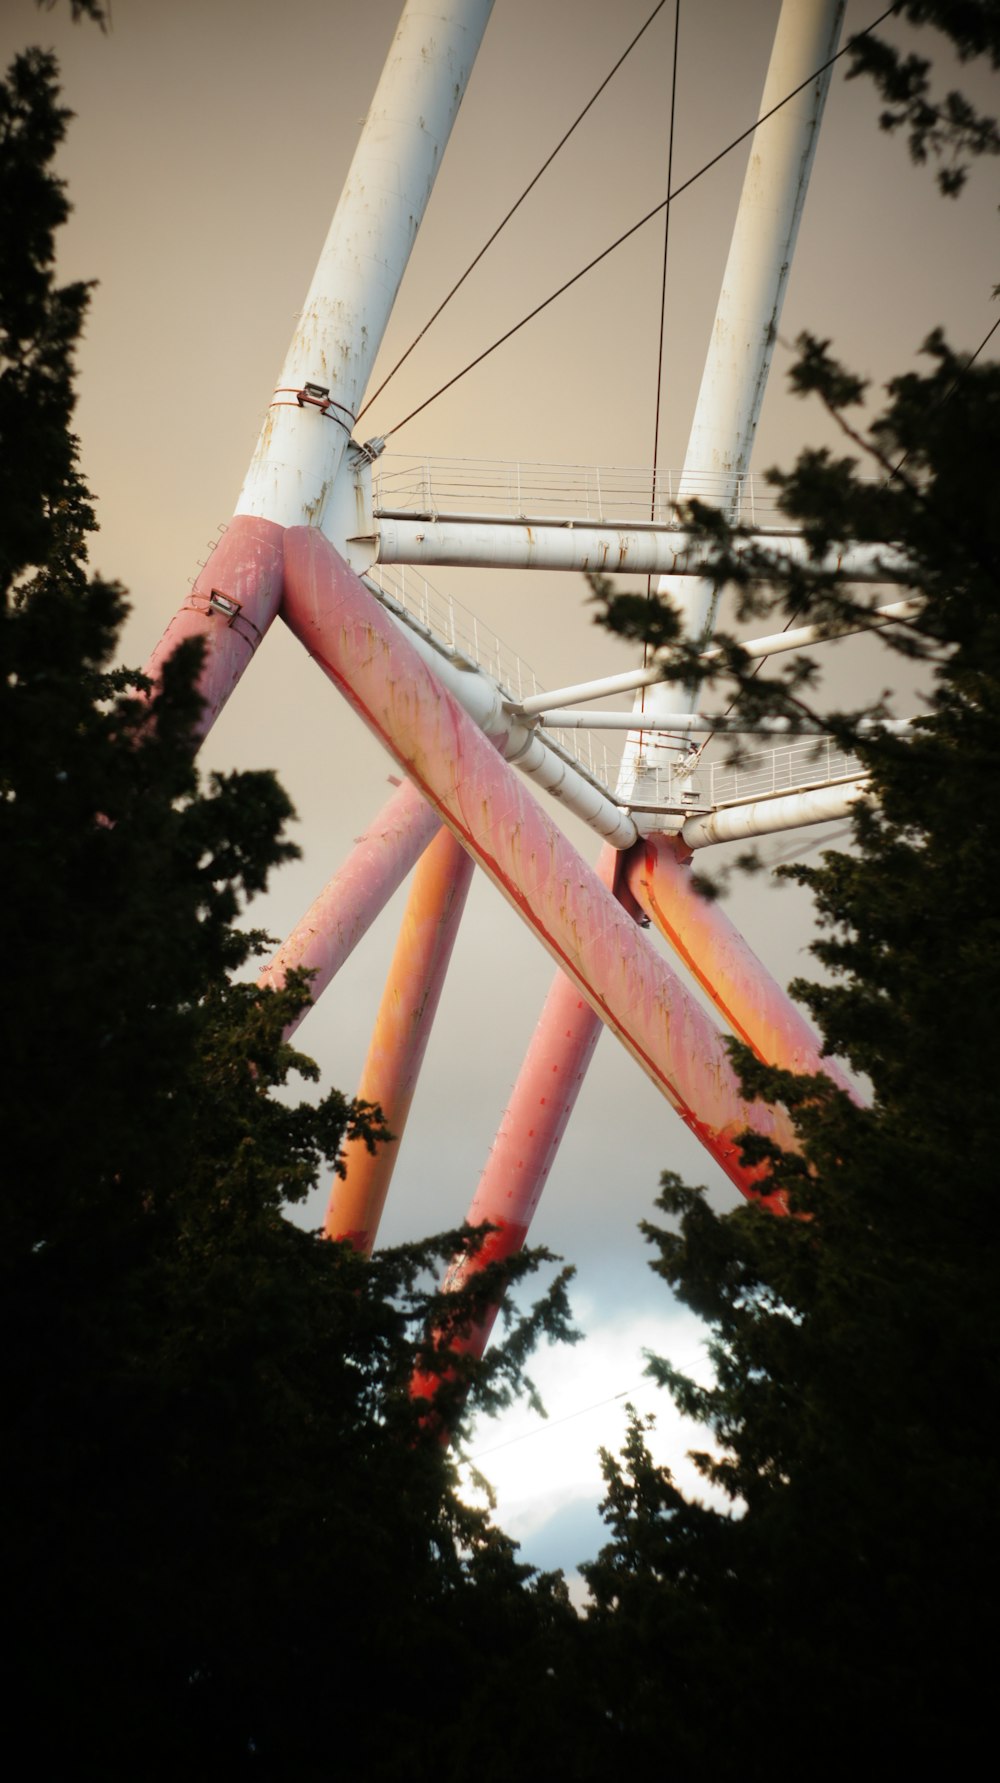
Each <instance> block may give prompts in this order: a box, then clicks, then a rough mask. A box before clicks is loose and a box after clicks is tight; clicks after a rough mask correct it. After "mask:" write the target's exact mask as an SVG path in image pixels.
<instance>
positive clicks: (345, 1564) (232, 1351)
mask: <svg viewBox="0 0 1000 1783" xmlns="http://www.w3.org/2000/svg"><path fill="white" fill-rule="evenodd" d="M66 122H67V114H66V112H65V111H64V109H62V108H61V107H60V105H59V102H58V89H57V74H56V69H55V65H54V63H53V61H52V59H51V57H49V56H47V55H45V54H42V53H41V52H38V51H31V52H28V53H26V54H25V55H23V56H21V57H19V58H18V59H17V61H16V62H15V63H14V65H13V66H12V68H11V69H10V71H9V72H8V75H7V77H6V80H5V81H4V82H3V83H2V84H0V215H2V218H3V225H4V226H3V229H2V230H0V241H2V249H0V256H2V258H0V479H2V512H3V522H2V526H0V581H2V586H3V596H4V605H3V615H2V621H0V650H2V669H3V673H2V678H0V778H2V789H3V797H2V800H0V836H2V842H3V854H4V860H5V863H6V869H5V874H4V882H3V901H4V915H5V932H6V934H7V935H8V937H9V939H10V941H11V943H12V945H11V947H10V950H9V953H8V959H7V964H6V971H5V995H4V998H3V1005H2V1018H0V1019H2V1023H3V1031H4V1033H3V1037H4V1049H3V1051H4V1059H5V1073H4V1125H5V1142H6V1170H5V1173H4V1175H5V1187H4V1194H3V1197H2V1202H0V1206H2V1213H0V1219H2V1225H3V1245H2V1247H0V1278H2V1295H0V1305H2V1318H3V1353H4V1357H5V1360H6V1363H7V1367H6V1369H5V1378H4V1390H3V1391H4V1413H5V1425H6V1440H5V1444H4V1453H3V1464H2V1466H3V1477H4V1487H5V1503H6V1516H5V1520H4V1548H5V1584H6V1601H7V1616H8V1628H9V1629H10V1631H11V1639H12V1654H11V1657H10V1659H9V1661H8V1668H9V1670H8V1675H9V1682H10V1683H11V1685H12V1702H13V1705H14V1706H13V1709H12V1713H11V1719H10V1720H9V1727H10V1732H11V1736H12V1739H13V1741H14V1743H15V1745H16V1746H19V1747H20V1748H21V1749H23V1750H24V1751H26V1752H27V1751H30V1752H31V1753H32V1755H33V1763H34V1764H37V1765H39V1766H45V1765H46V1764H48V1765H49V1766H51V1767H54V1768H55V1769H56V1770H57V1771H59V1772H62V1771H63V1770H64V1769H67V1768H69V1767H72V1768H73V1769H78V1768H80V1767H81V1766H82V1767H83V1768H89V1769H91V1770H93V1771H94V1772H95V1773H96V1772H99V1773H100V1774H103V1775H108V1776H117V1775H129V1776H137V1775H142V1776H152V1775H166V1776H171V1777H175V1776H176V1775H178V1774H179V1772H180V1770H181V1769H182V1768H185V1767H191V1766H192V1765H193V1766H195V1768H196V1769H197V1770H198V1771H200V1770H201V1769H203V1768H205V1767H209V1768H211V1769H212V1770H213V1772H217V1773H220V1774H223V1775H229V1774H234V1775H236V1774H241V1773H242V1771H243V1770H244V1769H250V1770H252V1771H253V1773H254V1774H255V1775H282V1776H284V1775H290V1774H295V1775H303V1776H312V1775H318V1774H320V1773H321V1772H322V1774H323V1775H324V1776H325V1775H327V1774H328V1773H329V1767H330V1764H331V1763H335V1764H339V1765H340V1767H341V1768H342V1770H343V1771H344V1773H345V1774H356V1773H357V1771H358V1769H359V1767H360V1766H361V1765H362V1764H363V1766H364V1769H365V1771H366V1773H368V1774H371V1775H373V1776H398V1775H400V1774H402V1771H403V1770H404V1769H405V1771H406V1772H407V1774H411V1775H414V1776H418V1777H419V1776H423V1775H427V1774H430V1773H431V1772H432V1771H433V1772H434V1774H435V1775H438V1774H442V1773H441V1771H440V1752H441V1747H442V1743H443V1742H444V1741H445V1739H446V1731H447V1737H448V1738H450V1739H451V1740H452V1743H453V1745H455V1746H456V1747H459V1746H460V1745H461V1730H462V1728H463V1727H464V1726H465V1725H466V1716H468V1717H469V1720H468V1728H469V1733H468V1738H469V1739H471V1738H472V1730H473V1729H474V1728H475V1727H476V1726H477V1725H478V1722H477V1714H478V1711H477V1707H476V1704H477V1701H478V1695H479V1692H480V1688H481V1687H480V1684H479V1668H480V1667H481V1666H484V1667H485V1668H486V1669H487V1672H488V1671H489V1668H490V1665H491V1662H493V1663H495V1664H502V1665H503V1667H505V1668H506V1674H507V1675H508V1676H509V1677H510V1678H511V1679H514V1678H519V1679H520V1681H521V1688H522V1689H523V1691H524V1694H525V1698H526V1700H530V1699H531V1698H532V1697H533V1696H538V1695H539V1694H541V1695H543V1696H544V1694H545V1690H546V1684H545V1680H546V1679H547V1678H548V1676H549V1673H548V1670H547V1667H546V1666H545V1665H544V1664H543V1663H542V1662H541V1655H542V1654H543V1653H544V1651H545V1649H546V1645H547V1644H548V1643H550V1642H551V1640H552V1639H553V1638H554V1632H555V1630H557V1629H558V1628H559V1627H560V1626H561V1625H562V1624H563V1623H564V1622H566V1621H567V1619H572V1613H571V1611H570V1610H569V1608H568V1605H567V1602H566V1599H565V1594H564V1591H563V1590H562V1587H561V1586H560V1585H559V1583H558V1582H557V1581H554V1580H539V1581H533V1580H531V1578H530V1569H527V1568H524V1567H522V1566H520V1565H518V1564H517V1562H516V1558H515V1555H514V1550H513V1548H512V1546H511V1544H510V1543H509V1542H508V1541H507V1540H506V1538H504V1537H503V1536H502V1535H501V1534H500V1533H499V1532H498V1531H497V1530H495V1529H494V1528H493V1527H492V1526H491V1525H490V1523H489V1520H488V1518H487V1517H486V1516H484V1515H482V1514H480V1513H477V1512H473V1511H470V1510H468V1509H466V1507H465V1506H464V1505H463V1503H462V1502H461V1500H460V1498H459V1497H458V1495H457V1492H456V1473H455V1466H454V1463H453V1461H452V1460H451V1459H450V1457H449V1455H448V1453H447V1452H446V1450H445V1449H444V1447H443V1446H442V1444H441V1442H440V1440H439V1437H438V1434H437V1431H436V1429H434V1428H432V1427H429V1426H428V1425H427V1424H426V1423H425V1422H422V1421H421V1418H420V1408H419V1406H417V1405H415V1404H414V1403H413V1401H412V1399H411V1396H410V1391H409V1385H410V1380H411V1377H412V1375H413V1372H414V1369H415V1367H416V1366H417V1365H418V1364H419V1365H420V1366H421V1367H422V1368H423V1369H424V1370H425V1371H426V1370H428V1369H430V1370H432V1371H437V1372H439V1373H440V1372H442V1371H443V1370H445V1369H446V1368H447V1372H448V1377H449V1378H448V1380H447V1381H446V1382H445V1384H444V1388H443V1393H444V1396H445V1397H444V1409H445V1411H446V1413H447V1416H448V1419H449V1422H450V1424H451V1425H452V1427H454V1428H457V1429H459V1430H460V1429H461V1427H462V1423H463V1419H464V1418H465V1417H466V1416H467V1415H469V1414H470V1412H471V1410H472V1409H474V1408H475V1407H476V1406H481V1405H484V1404H486V1405H488V1404H489V1403H491V1402H496V1401H497V1400H499V1401H503V1399H504V1398H505V1396H506V1395H508V1394H509V1393H510V1392H511V1391H514V1390H517V1389H518V1388H519V1387H520V1386H521V1384H522V1383H523V1380H524V1376H523V1363H524V1360H525V1357H526V1355H527V1353H528V1351H529V1350H530V1347H531V1344H532V1342H533V1340H534V1338H535V1336H536V1335H537V1334H539V1333H540V1332H541V1331H542V1330H547V1331H549V1332H558V1331H562V1332H565V1331H566V1330H567V1323H566V1314H567V1308H566V1301H565V1283H564V1278H562V1277H560V1278H558V1279H557V1281H556V1284H555V1287H554V1289H553V1291H552V1292H550V1293H549V1294H548V1295H543V1296H542V1298H541V1299H540V1301H539V1303H538V1305H537V1306H536V1307H535V1309H534V1310H533V1311H532V1312H530V1313H529V1314H528V1315H527V1316H526V1317H525V1318H524V1319H523V1320H522V1321H521V1322H520V1324H519V1326H517V1328H515V1330H514V1331H513V1333H512V1340H511V1342H510V1343H508V1344H507V1345H501V1346H500V1347H499V1348H498V1349H497V1352H496V1355H495V1357H491V1358H490V1359H488V1360H487V1362H486V1363H485V1364H482V1365H474V1364H473V1363H471V1362H469V1361H468V1360H467V1359H466V1360H464V1361H463V1362H461V1363H459V1364H455V1363H454V1362H453V1360H452V1359H451V1357H450V1353H449V1350H448V1341H449V1338H450V1336H451V1335H452V1334H453V1333H454V1332H455V1330H456V1329H458V1330H461V1329H462V1327H463V1322H464V1324H465V1325H468V1323H469V1322H470V1320H472V1319H475V1318H478V1317H480V1316H481V1315H482V1312H483V1309H484V1306H485V1305H486V1304H489V1303H490V1302H491V1300H492V1299H493V1298H494V1297H495V1296H496V1294H497V1292H498V1288H499V1287H500V1286H501V1285H502V1282H503V1280H505V1279H510V1277H511V1274H512V1273H513V1275H514V1276H517V1275H520V1274H523V1273H524V1272H525V1270H527V1271H529V1272H530V1270H531V1269H532V1268H533V1267H534V1266H535V1263H536V1262H537V1260H538V1259H537V1257H534V1258H533V1257H531V1256H528V1257H526V1258H525V1259H524V1260H523V1261H517V1260H514V1262H513V1269H511V1266H510V1265H505V1266H501V1267H500V1268H499V1269H498V1267H497V1266H494V1267H493V1268H492V1269H490V1270H488V1271H487V1272H486V1273H485V1274H484V1276H482V1277H481V1278H480V1279H479V1281H478V1282H476V1283H472V1284H470V1289H471V1293H466V1294H464V1295H458V1296H455V1295H452V1296H449V1297H448V1300H447V1303H446V1304H445V1303H442V1301H441V1299H440V1298H439V1296H438V1295H437V1294H436V1292H435V1290H434V1288H433V1286H432V1285H431V1284H432V1281H433V1278H434V1276H435V1275H436V1274H437V1271H438V1266H439V1265H440V1262H441V1260H442V1258H444V1257H447V1256H450V1255H451V1254H452V1252H453V1249H454V1247H455V1245H456V1244H459V1245H463V1244H464V1245H472V1244H475V1243H476V1242H478V1240H477V1239H476V1238H475V1237H473V1236H471V1235H468V1234H446V1235H444V1236H442V1237H441V1238H438V1239H436V1240H430V1241H428V1242H426V1243H424V1244H419V1245H414V1246H411V1247H408V1248H407V1249H404V1250H397V1251H388V1252H385V1253H382V1254H381V1255H380V1256H379V1257H378V1258H376V1259H375V1260H374V1261H373V1262H371V1263H366V1262H364V1261H363V1260H362V1259H360V1258H358V1257H357V1256H355V1255H354V1254H353V1253H352V1252H351V1251H350V1250H349V1248H347V1247H342V1246H337V1245H334V1244H329V1243H325V1242H322V1241H321V1240H320V1238H319V1236H318V1235H316V1234H312V1233H308V1232H305V1231H303V1230H301V1229H299V1228H298V1227H297V1226H295V1225H293V1224H291V1223H290V1222H289V1220H288V1219H287V1218H286V1217H285V1208H286V1206H287V1204H288V1203H289V1202H296V1201H298V1200H301V1199H302V1198H303V1196H304V1195H305V1193H306V1192H307V1190H308V1189H309V1188H310V1187H311V1186H312V1184H313V1182H314V1180H315V1178H316V1174H317V1171H318V1170H319V1168H320V1167H321V1165H322V1164H323V1163H324V1161H327V1162H329V1163H334V1162H335V1160H336V1158H337V1155H338V1153H339V1150H340V1148H341V1146H342V1144H343V1142H344V1140H345V1139H346V1138H347V1137H349V1136H352V1135H362V1136H364V1137H366V1138H367V1139H368V1140H369V1141H370V1142H371V1143H376V1142H377V1140H378V1137H379V1135H380V1133H381V1132H382V1130H383V1129H382V1124H381V1121H380V1119H379V1116H378V1112H377V1111H376V1110H373V1109H370V1108H366V1107H364V1106H358V1105H356V1104H352V1103H350V1102H348V1101H347V1100H346V1099H345V1098H344V1097H343V1096H341V1095H340V1094H339V1093H338V1092H337V1091H329V1092H327V1093H326V1094H324V1095H322V1096H320V1097H319V1099H318V1100H312V1101H308V1100H307V1101H302V1102H299V1103H296V1102H295V1101H294V1100H293V1099H291V1098H290V1097H289V1096H288V1095H283V1094H280V1093H279V1092H281V1091H283V1090H285V1088H286V1086H290V1085H291V1083H292V1082H293V1081H294V1079H295V1078H296V1077H297V1078H299V1079H302V1078H304V1079H310V1078H314V1077H315V1075H316V1073H315V1068H314V1067H313V1066H312V1064H311V1062H310V1061H309V1060H308V1059H306V1058H305V1057H303V1056H302V1055H301V1054H299V1053H297V1052H296V1051H294V1050H293V1049H292V1048H291V1046H289V1045H288V1044H287V1043H286V1041H285V1039H284V1038H283V1035H284V1030H285V1028H286V1026H287V1023H288V1020H289V1017H290V1016H291V1015H292V1014H293V1013H294V1012H295V1011H296V1010H297V1009H299V1008H300V1007H301V1005H302V1003H303V1002H304V1001H305V1000H306V999H307V995H308V992H307V987H306V985H305V983H304V981H303V980H302V979H301V978H299V979H292V980H291V981H290V982H289V984H288V985H287V986H286V988H285V989H284V990H283V991H281V992H278V993H275V992H273V991H270V990H268V991H262V990H260V989H258V988H257V987H256V986H255V985H254V984H252V983H249V982H246V981H245V979H242V978H240V976H239V973H240V971H241V969H243V968H246V967H247V965H248V964H249V963H250V962H252V959H253V956H254V954H255V953H256V952H258V951H259V950H260V945H261V939H260V937H259V935H258V934H257V933H256V932H255V931H253V930H252V929H249V928H247V927H245V926H242V924H241V922H240V921H239V920H238V919H240V918H241V917H242V914H243V912H244V910H245V908H246V905H247V902H248V900H249V899H251V898H252V896H253V894H254V893H255V892H257V891H258V890H260V889H261V888H262V887H263V886H264V884H265V882H266V879H267V876H268V874H269V873H270V872H271V870H272V869H273V868H274V867H276V866H278V865H280V864H281V862H282V861H284V860H287V859H288V858H289V856H290V855H291V854H292V853H293V852H294V847H293V844H292V843H291V842H290V841H289V840H288V839H287V836H286V833H285V831H286V826H287V823H288V820H289V818H290V817H291V815H292V813H291V809H290V806H289V803H288V800H287V798H286V797H285V795H284V793H283V792H282V790H281V789H280V787H279V786H278V784H277V783H276V781H275V780H274V778H273V777H272V776H271V775H270V774H265V773H250V774H248V773H234V774H214V775H212V776H211V778H210V779H209V780H208V782H207V784H202V783H201V781H200V780H199V777H198V774H197V772H196V769H195V766H194V762H193V748H192V725H193V722H194V719H195V717H196V714H197V711H198V699H197V694H196V692H195V685H194V683H195V676H196V672H197V667H198V660H197V651H194V652H182V651H178V653H177V654H176V655H175V657H174V658H173V660H172V662H171V664H170V665H169V672H168V673H167V674H166V676H165V678H164V682H163V686H162V689H161V690H159V691H158V692H157V693H156V695H155V697H151V696H150V694H149V690H148V689H145V688H144V687H143V686H142V684H141V678H139V677H137V676H136V675H134V674H131V673H128V672H126V671H122V670H117V669H114V668H112V667H111V666H110V665H111V663H112V661H113V658H114V652H115V648H116V642H117V636H118V631H119V627H120V624H121V620H122V616H123V613H124V609H125V597H124V594H123V591H122V590H121V589H120V588H119V587H117V586H116V585H114V584H112V583H108V582H105V581H102V580H100V579H99V578H96V577H93V576H91V575H90V573H89V571H88V567H87V538H88V534H89V533H90V532H91V531H92V529H93V526H94V518H93V512H92V509H91V506H90V502H89V498H88V494H87V491H86V489H85V487H84V484H83V482H82V479H81V475H80V471H79V468H78V463H77V446H76V441H75V439H74V438H73V435H72V433H71V432H70V430H69V421H70V418H71V415H72V409H73V401H74V396H73V353H74V346H75V343H76V340H77V337H78V333H79V330H80V326H81V322H82V319H83V316H84V313H85V310H86V304H87V298H88V292H87V289H86V287H85V286H83V285H79V284H77V285H72V286H68V287H61V286H60V285H59V284H58V282H57V279H56V274H55V230H56V229H57V227H58V225H59V224H60V223H61V222H62V221H63V219H64V218H65V216H66V213H67V208H68V206H67V199H66V195H65V192H64V190H63V188H62V185H61V183H60V182H59V181H58V180H57V179H56V178H55V177H54V175H53V173H52V170H51V161H52V156H53V154H54V152H55V150H56V148H57V146H58V143H59V141H60V139H61V136H62V134H63V131H64V129H65V126H66ZM435 1333H436V1334H437V1336H436V1337H435V1335H434V1334H435ZM443 1677H447V1678H448V1679H449V1689H450V1690H452V1691H454V1693H455V1696H454V1705H455V1706H454V1713H453V1714H452V1716H451V1718H450V1724H449V1726H448V1728H447V1730H446V1726H445V1723H444V1721H443V1720H441V1721H440V1722H435V1721H433V1719H432V1720H431V1721H428V1717H427V1704H428V1702H429V1701H431V1700H433V1699H434V1697H435V1695H436V1694H437V1693H438V1692H439V1690H440V1688H441V1680H442V1678H443ZM512 1688H513V1684H512ZM373 1699H374V1700H377V1701H379V1702H380V1705H381V1707H380V1712H379V1713H378V1715H377V1716H375V1717H374V1718H373V1717H372V1715H371V1713H370V1707H371V1704H372V1701H373ZM362 1705H364V1709H363V1707H362ZM435 1755H437V1756H435Z"/></svg>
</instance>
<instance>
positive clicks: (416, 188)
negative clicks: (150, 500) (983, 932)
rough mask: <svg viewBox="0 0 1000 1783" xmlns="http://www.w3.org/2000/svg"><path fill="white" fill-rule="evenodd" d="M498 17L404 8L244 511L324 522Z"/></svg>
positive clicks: (474, 2)
mask: <svg viewBox="0 0 1000 1783" xmlns="http://www.w3.org/2000/svg"><path fill="white" fill-rule="evenodd" d="M492 8H493V0H407V3H406V5H405V7H404V9H403V14H402V17H401V19H400V22H399V26H398V28H397V32H396V36H395V39H394V41H393V44H392V47H391V49H390V51H389V55H388V59H387V61H386V64H385V68H384V69H383V72H382V77H381V79H380V81H379V84H378V87H377V89H376V93H375V97H374V99H373V100H372V104H371V107H370V109H369V112H368V116H367V118H366V120H365V125H364V129H363V131H362V134H361V140H360V142H359V144H358V147H357V150H356V152H355V156H354V160H353V161H352V163H351V169H350V172H349V174H348V176H347V181H346V184H345V186H344V189H343V192H342V194H341V198H340V202H339V204H338V205H337V209H336V212H335V214H334V218H333V222H332V223H331V225H330V231H329V234H328V235H327V238H326V242H325V244H324V246H323V250H322V253H321V254H320V258H319V263H318V265H317V267H316V271H315V274H314V275H313V281H312V284H311V286H310V288H309V292H308V295H307V297H306V301H305V306H304V308H303V311H302V315H301V317H300V319H299V322H298V326H297V327H296V330H295V333H294V335H293V337H292V343H291V346H290V347H289V350H288V353H287V356H286V358H285V363H284V365H283V367H282V370H281V375H280V377H279V379H278V384H277V388H276V390H275V395H274V400H273V403H272V406H271V407H270V408H269V409H268V412H267V415H266V417H265V420H264V424H263V427H262V428H261V432H260V437H259V439H258V442H257V447H256V450H255V452H254V456H253V459H252V461H251V464H250V469H249V471H248V473H247V478H246V481H245V483H244V485H243V489H242V491H241V493H240V496H239V500H238V502H237V504H236V512H237V513H238V514H255V515H260V516H263V517H264V518H265V519H268V520H273V521H276V522H277V523H278V524H279V525H281V526H301V525H307V526H318V525H320V524H321V522H322V519H323V514H324V510H325V508H326V505H327V501H328V499H329V496H330V492H331V490H332V487H333V483H334V480H335V478H336V475H337V471H338V469H339V467H340V464H341V461H342V459H343V456H344V450H345V447H346V445H347V441H348V438H349V436H350V431H351V427H352V425H353V418H354V416H355V414H356V413H357V410H358V407H359V405H360V402H361V398H362V396H363V395H364V390H365V386H366V384H367V382H368V379H369V377H370V375H371V370H372V366H373V364H374V361H375V355H376V353H377V351H378V348H379V346H380V344H381V341H382V336H383V333H384V332H385V326H386V323H387V321H388V319H389V314H390V312H391V310H392V306H393V303H394V302H395V298H396V293H397V291H398V289H399V283H400V280H401V278H402V276H403V272H404V269H405V267H406V263H407V261H408V259H409V256H410V250H411V248H412V247H413V243H414V241H415V239H416V235H417V229H418V227H419V225H420V220H421V218H422V216H423V213H424V208H425V206H426V204H427V200H428V198H429V196H430V192H431V188H432V186H433V184H434V179H435V176H436V174H437V170H438V167H439V165H440V161H441V157H442V154H443V152H444V148H445V144H446V143H447V141H448V137H449V135H450V133H451V127H452V124H453V123H454V121H455V116H456V113H457V111H458V107H459V105H460V103H461V99H462V95H463V93H464V91H465V86H466V82H467V80H468V77H469V73H470V71H471V68H472V64H473V62H474V60H475V56H476V52H477V50H478V48H479V45H480V42H481V40H482V36H483V32H484V31H485V29H486V25H487V22H488V20H489V16H490V13H491V11H492ZM271 226H272V225H270V224H265V227H271ZM274 227H278V228H280V224H276V225H274ZM308 384H312V385H315V386H316V387H317V388H318V389H320V390H325V391H326V392H327V397H328V400H327V403H326V406H325V408H323V407H321V406H319V404H318V402H317V403H316V404H314V403H313V402H311V401H309V402H307V403H306V404H305V406H300V404H299V401H298V398H297V396H296V394H295V392H296V391H299V390H304V389H305V387H306V385H308Z"/></svg>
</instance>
